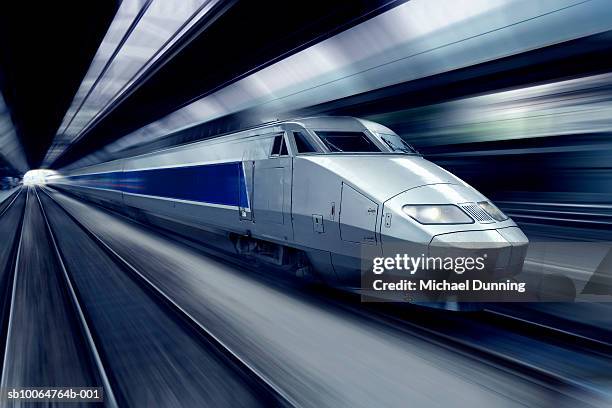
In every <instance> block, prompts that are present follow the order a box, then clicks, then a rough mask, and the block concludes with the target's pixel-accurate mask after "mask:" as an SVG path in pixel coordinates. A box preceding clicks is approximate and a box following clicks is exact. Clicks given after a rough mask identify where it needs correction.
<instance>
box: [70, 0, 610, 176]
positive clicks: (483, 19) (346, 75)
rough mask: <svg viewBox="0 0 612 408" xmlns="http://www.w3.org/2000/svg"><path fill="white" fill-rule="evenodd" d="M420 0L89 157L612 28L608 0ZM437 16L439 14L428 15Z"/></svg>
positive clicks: (268, 117) (90, 160) (95, 159)
mask: <svg viewBox="0 0 612 408" xmlns="http://www.w3.org/2000/svg"><path fill="white" fill-rule="evenodd" d="M433 4H434V3H433V2H429V1H421V0H414V1H410V2H407V3H404V4H402V5H400V6H397V7H395V8H393V9H391V10H389V11H387V12H385V13H383V14H381V15H379V16H376V17H374V18H372V19H370V20H368V21H366V22H364V23H362V24H359V25H358V26H356V27H354V28H352V29H349V30H346V31H344V32H342V33H340V34H338V35H336V36H334V37H332V38H329V39H327V40H325V41H322V42H320V43H318V44H315V45H313V46H312V47H310V48H307V49H305V50H303V51H300V52H298V53H296V54H293V55H291V56H289V57H287V58H285V59H284V60H281V61H279V62H277V63H275V64H273V65H270V66H268V67H266V68H264V69H261V70H260V71H257V72H255V73H253V74H251V75H249V76H247V77H245V78H243V79H241V80H239V81H237V82H234V83H232V84H230V85H228V86H226V87H224V88H222V89H220V90H218V91H216V92H214V93H212V94H210V95H208V96H204V97H202V98H201V99H198V100H196V101H194V102H192V103H190V104H189V105H187V106H185V107H184V108H181V109H178V110H176V111H175V112H173V113H171V114H169V115H167V116H166V117H164V118H162V119H160V120H158V121H156V122H153V123H151V124H149V125H147V126H145V127H143V128H141V129H138V130H136V131H135V132H132V133H131V134H129V135H127V136H125V137H123V138H121V139H119V140H117V141H116V142H114V143H112V144H110V145H108V146H107V147H105V148H104V149H103V150H102V151H101V152H98V153H96V154H92V155H90V156H87V157H85V158H84V159H81V160H79V161H77V162H75V163H73V164H72V165H70V166H68V167H67V168H69V169H74V168H79V167H83V166H86V165H89V164H93V163H96V162H100V161H106V160H108V159H111V158H114V157H117V154H118V153H119V152H120V151H122V150H125V149H127V148H129V147H132V146H136V145H138V144H141V143H146V142H150V141H152V140H156V139H159V138H161V137H163V136H165V135H167V134H169V133H173V132H176V131H179V130H181V129H185V128H188V127H190V126H194V125H197V124H202V123H205V122H208V121H212V120H215V119H218V118H221V117H224V116H227V115H231V114H235V113H237V112H241V111H245V110H248V109H251V110H254V112H253V114H254V115H256V116H257V117H258V118H259V120H260V121H265V120H271V119H276V118H279V117H282V116H286V115H287V114H288V112H293V111H295V110H298V109H302V108H306V107H309V106H313V105H317V104H321V103H325V102H329V101H333V100H338V99H340V98H344V97H349V96H351V95H356V94H359V93H363V92H368V91H372V90H374V89H379V88H383V87H386V86H391V85H394V84H398V83H402V82H406V81H413V80H416V79H419V78H423V77H426V76H430V75H435V74H440V73H443V72H448V71H451V70H454V69H458V68H462V67H466V66H471V65H474V64H479V63H482V62H485V61H490V60H494V59H497V58H502V57H506V56H508V55H514V54H518V53H521V52H525V51H528V50H532V49H535V48H539V47H544V46H548V45H551V44H556V43H559V42H563V41H568V40H572V39H576V38H581V37H584V36H588V35H592V34H595V33H599V32H603V31H607V30H610V29H612V9H611V8H610V7H608V4H607V2H605V1H598V0H594V1H589V2H580V1H569V0H564V1H548V0H545V1H540V2H531V1H518V2H517V1H497V2H480V1H478V2H475V1H466V2H465V3H462V6H461V7H457V4H456V2H454V1H438V2H435V8H436V10H444V13H439V12H434V11H433V10H432V7H434V6H433ZM430 15H438V16H439V18H434V19H431V18H428V17H422V16H430Z"/></svg>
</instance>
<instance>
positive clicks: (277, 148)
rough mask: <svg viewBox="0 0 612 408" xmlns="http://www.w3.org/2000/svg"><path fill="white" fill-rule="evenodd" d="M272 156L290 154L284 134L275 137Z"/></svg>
mask: <svg viewBox="0 0 612 408" xmlns="http://www.w3.org/2000/svg"><path fill="white" fill-rule="evenodd" d="M270 156H289V152H288V151H287V145H286V144H285V141H284V137H283V135H278V136H276V137H275V138H274V144H272V152H271V153H270Z"/></svg>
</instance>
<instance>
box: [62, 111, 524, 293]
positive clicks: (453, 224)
mask: <svg viewBox="0 0 612 408" xmlns="http://www.w3.org/2000/svg"><path fill="white" fill-rule="evenodd" d="M53 183H55V184H56V185H57V186H59V187H60V188H65V189H68V190H70V191H71V192H73V193H75V194H77V195H81V196H84V197H86V198H88V199H91V200H94V201H99V202H103V203H108V204H112V205H114V206H115V207H116V206H120V207H126V208H131V209H132V210H133V209H137V210H138V211H143V212H145V213H149V214H154V215H156V216H160V217H164V218H165V219H171V220H174V221H178V222H181V223H184V224H188V225H191V226H194V225H195V226H198V227H199V228H202V229H207V230H210V231H216V232H221V233H223V234H225V235H226V236H228V237H229V238H230V240H231V241H232V242H233V244H234V248H235V250H236V251H237V252H238V253H239V254H241V255H244V256H251V257H256V258H258V259H262V260H264V261H268V262H272V263H275V264H277V265H282V266H287V267H288V268H289V269H291V270H293V271H294V272H295V273H297V274H304V275H314V276H316V277H318V278H320V279H321V280H323V281H325V282H326V283H328V284H330V285H334V286H340V287H354V288H356V287H358V286H359V285H360V268H361V265H360V263H361V259H362V258H363V253H364V249H367V250H368V252H369V253H372V252H373V253H379V254H380V255H381V256H394V253H395V252H396V251H397V248H398V244H401V243H410V244H417V245H419V246H420V247H421V249H419V250H418V251H421V250H422V251H425V252H426V251H428V250H430V249H431V248H432V247H434V246H437V245H441V244H451V245H452V246H455V247H456V246H461V245H462V243H463V244H465V243H478V244H479V245H481V246H483V245H484V247H485V248H486V247H487V246H488V245H489V244H490V246H491V247H495V248H498V249H499V248H500V247H501V248H502V249H504V250H505V251H506V253H507V256H504V257H501V258H499V259H497V261H496V262H497V263H496V264H495V265H494V269H495V271H493V272H492V273H495V274H496V275H497V276H499V277H506V276H507V277H510V276H512V275H514V274H515V273H517V272H518V271H519V270H520V269H521V267H522V264H523V261H524V257H525V252H526V251H525V249H526V246H527V244H528V240H527V238H526V237H525V235H524V234H523V233H522V231H521V230H520V229H519V228H518V227H517V225H516V224H515V223H514V222H513V221H512V220H511V219H510V218H508V217H507V216H505V215H504V214H503V213H502V212H501V211H500V210H499V209H497V207H495V205H493V204H492V203H491V202H490V201H489V200H488V199H487V198H486V197H484V196H483V195H482V194H480V193H479V192H478V191H477V190H475V189H474V188H472V187H470V186H469V185H468V184H466V183H465V182H463V181H462V180H460V179H459V178H457V177H456V176H454V175H453V174H451V173H449V172H448V171H446V170H444V169H442V168H440V167H438V166H437V165H435V164H433V163H431V162H429V161H427V160H425V159H424V158H423V157H422V156H421V155H419V154H418V153H417V152H416V151H415V150H414V149H413V148H412V147H411V146H410V145H409V144H408V143H406V142H405V141H404V140H403V139H402V138H401V137H400V136H398V135H397V134H396V133H394V132H393V131H392V130H390V129H388V128H387V127H385V126H382V125H380V124H377V123H374V122H370V121H367V120H362V119H357V118H352V117H314V118H305V119H298V120H288V121H282V122H276V123H272V124H268V125H263V126H261V127H257V128H253V129H249V130H244V131H241V132H237V133H233V134H228V135H224V136H220V137H217V138H214V139H208V140H204V141H200V142H196V143H191V144H187V145H183V146H178V147H173V148H169V149H165V150H161V151H157V152H153V153H149V154H144V155H140V156H137V157H132V158H128V159H122V160H116V161H112V162H107V163H102V164H98V165H94V166H90V167H87V168H83V169H80V170H78V171H73V172H70V173H68V174H63V175H62V176H61V177H59V178H57V179H55V180H54V181H53ZM417 255H421V253H419V254H417Z"/></svg>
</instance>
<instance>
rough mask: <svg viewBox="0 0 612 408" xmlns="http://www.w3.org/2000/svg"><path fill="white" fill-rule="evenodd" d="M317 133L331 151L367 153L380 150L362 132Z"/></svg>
mask: <svg viewBox="0 0 612 408" xmlns="http://www.w3.org/2000/svg"><path fill="white" fill-rule="evenodd" d="M317 135H318V136H319V138H321V140H322V141H323V143H324V144H325V146H327V148H328V149H329V151H330V152H332V153H333V152H345V153H369V152H380V151H381V150H380V148H379V147H378V146H376V145H375V144H374V142H373V141H372V140H370V138H369V137H368V136H367V135H366V134H365V133H363V132H341V131H318V132H317Z"/></svg>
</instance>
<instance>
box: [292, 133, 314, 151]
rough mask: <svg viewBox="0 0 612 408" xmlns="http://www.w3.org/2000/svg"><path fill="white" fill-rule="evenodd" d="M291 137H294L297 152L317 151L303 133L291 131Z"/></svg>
mask: <svg viewBox="0 0 612 408" xmlns="http://www.w3.org/2000/svg"><path fill="white" fill-rule="evenodd" d="M293 138H294V139H295V146H296V147H297V152H298V153H314V152H316V151H317V149H315V148H314V146H313V145H312V144H311V143H310V141H309V140H308V139H307V138H306V135H305V134H304V133H302V132H293Z"/></svg>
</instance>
